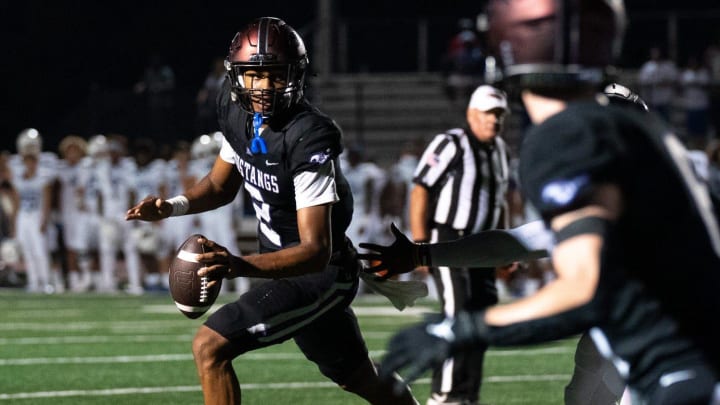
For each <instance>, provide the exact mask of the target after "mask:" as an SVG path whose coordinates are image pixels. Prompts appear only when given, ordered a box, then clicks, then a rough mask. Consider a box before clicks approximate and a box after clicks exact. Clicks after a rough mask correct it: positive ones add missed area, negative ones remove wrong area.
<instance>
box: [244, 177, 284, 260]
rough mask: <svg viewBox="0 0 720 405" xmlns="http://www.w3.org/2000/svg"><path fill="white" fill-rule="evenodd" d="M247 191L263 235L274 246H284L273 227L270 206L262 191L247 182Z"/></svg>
mask: <svg viewBox="0 0 720 405" xmlns="http://www.w3.org/2000/svg"><path fill="white" fill-rule="evenodd" d="M245 190H247V191H248V193H249V194H250V198H252V201H253V208H255V216H256V217H257V219H258V221H259V222H260V232H262V234H263V235H265V237H266V238H267V239H268V240H269V241H270V242H272V243H273V244H274V245H276V246H278V247H280V246H282V245H281V241H280V234H278V233H277V232H275V231H274V230H273V229H272V226H271V222H270V221H271V218H270V205H268V204H267V203H265V201H264V200H263V197H262V193H260V190H258V189H257V188H255V186H253V185H252V184H250V183H248V182H247V181H246V182H245Z"/></svg>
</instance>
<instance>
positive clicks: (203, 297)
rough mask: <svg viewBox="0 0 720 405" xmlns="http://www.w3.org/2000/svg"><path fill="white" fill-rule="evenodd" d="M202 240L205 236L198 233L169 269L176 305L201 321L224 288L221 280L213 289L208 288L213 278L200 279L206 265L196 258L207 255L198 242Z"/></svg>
mask: <svg viewBox="0 0 720 405" xmlns="http://www.w3.org/2000/svg"><path fill="white" fill-rule="evenodd" d="M198 238H203V236H202V235H199V234H194V235H192V236H190V237H189V238H187V239H186V240H185V242H183V244H182V245H180V248H178V250H177V253H176V254H175V257H174V258H173V260H172V262H171V263H170V269H169V270H168V276H169V277H170V295H172V299H173V300H174V301H175V306H177V308H178V309H179V310H180V312H182V313H183V314H184V315H185V316H187V317H188V318H191V319H195V318H199V317H200V316H202V314H204V313H205V312H207V310H208V309H210V307H211V306H212V304H213V303H214V302H215V300H216V299H217V296H218V294H219V293H220V286H221V285H222V279H220V280H217V281H216V282H215V284H214V285H213V286H212V287H208V283H209V282H210V280H209V278H208V277H200V276H198V274H197V272H198V270H199V269H200V268H202V267H203V266H204V265H203V264H202V263H200V262H198V261H197V260H196V259H195V256H196V255H197V254H199V253H204V252H205V247H204V246H203V245H201V244H200V243H198Z"/></svg>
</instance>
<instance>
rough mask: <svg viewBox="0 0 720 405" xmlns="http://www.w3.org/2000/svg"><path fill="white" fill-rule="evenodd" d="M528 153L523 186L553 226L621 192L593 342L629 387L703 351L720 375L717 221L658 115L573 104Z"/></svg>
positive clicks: (534, 135)
mask: <svg viewBox="0 0 720 405" xmlns="http://www.w3.org/2000/svg"><path fill="white" fill-rule="evenodd" d="M520 153H521V154H520V180H521V183H522V189H523V190H524V193H525V195H526V197H528V199H529V200H530V201H531V202H532V203H533V204H534V205H535V206H536V207H537V208H538V209H539V210H540V212H541V213H542V215H543V217H544V219H545V220H548V221H549V220H550V219H552V218H553V217H554V216H556V215H558V214H560V213H563V212H568V211H572V210H575V209H577V208H580V207H582V206H584V205H586V204H587V203H588V197H589V195H590V192H591V191H592V190H593V188H594V187H595V186H596V185H598V184H602V183H612V184H615V185H617V186H619V187H620V189H621V192H622V196H623V209H622V214H621V217H620V218H619V219H618V221H617V222H616V224H615V225H614V226H613V227H612V229H611V230H610V231H609V232H608V234H607V235H606V237H605V244H604V246H603V251H602V257H601V273H600V283H599V285H598V290H597V294H596V298H595V299H594V300H593V301H594V305H593V306H591V308H592V311H596V313H595V315H596V316H595V318H594V319H595V320H594V324H595V325H599V328H595V330H594V333H593V338H594V339H595V341H596V343H597V342H602V341H603V340H604V339H607V346H606V347H603V345H602V344H600V345H599V347H600V348H601V350H602V349H605V350H604V351H605V354H607V355H609V356H612V358H613V359H614V361H615V363H616V365H617V366H618V368H619V369H620V371H621V372H622V373H623V374H626V376H627V377H628V378H629V379H630V382H631V383H635V384H639V385H641V386H642V385H644V384H650V382H651V381H652V379H654V378H656V376H655V375H652V374H653V373H656V372H657V370H658V364H659V363H663V362H664V364H666V365H667V364H669V363H672V362H673V361H677V360H679V359H681V358H683V357H685V358H687V357H693V356H699V355H700V354H701V353H702V355H703V356H705V357H708V358H709V359H711V362H712V363H713V364H714V366H715V367H716V370H718V369H720V350H719V348H718V342H720V328H719V327H718V326H717V319H720V294H719V293H718V287H719V286H720V232H719V231H718V219H717V218H716V217H715V215H714V213H713V211H714V207H713V206H712V203H711V202H710V198H709V194H708V190H707V187H706V185H705V184H703V183H702V182H701V181H700V180H699V178H698V177H697V176H696V175H695V173H694V172H693V170H692V165H691V164H690V162H689V160H688V157H687V155H686V150H685V149H684V148H683V147H682V145H681V143H680V142H679V140H678V138H677V137H675V136H674V135H672V134H671V133H670V132H669V131H668V130H667V128H666V127H665V125H664V124H662V123H661V122H660V121H659V120H656V119H655V118H654V117H652V116H650V115H646V114H641V113H637V112H635V111H630V110H629V109H623V108H621V107H616V106H615V107H614V106H601V105H599V104H597V103H591V102H587V103H576V104H570V106H569V107H568V108H567V110H565V111H564V112H562V113H560V114H558V115H556V116H554V117H551V118H550V119H548V120H547V121H545V122H544V123H542V124H541V125H539V126H537V127H535V128H533V129H531V130H530V131H529V132H528V134H527V136H526V138H525V140H524V142H523V144H522V147H521V152H520ZM698 347H699V348H700V350H701V351H698V349H697V348H698ZM630 364H632V365H633V366H632V367H630Z"/></svg>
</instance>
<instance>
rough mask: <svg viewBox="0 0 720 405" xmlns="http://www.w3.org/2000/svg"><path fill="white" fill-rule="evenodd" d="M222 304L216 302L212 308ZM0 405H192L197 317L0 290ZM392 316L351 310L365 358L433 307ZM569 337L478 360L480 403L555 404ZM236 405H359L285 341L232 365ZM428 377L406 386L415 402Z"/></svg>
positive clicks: (163, 303)
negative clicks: (238, 394) (239, 402)
mask: <svg viewBox="0 0 720 405" xmlns="http://www.w3.org/2000/svg"><path fill="white" fill-rule="evenodd" d="M231 299H232V296H222V297H220V299H219V300H218V303H223V302H227V301H229V300H231ZM0 304H1V305H2V308H3V311H2V313H1V315H0V321H1V322H0V405H2V404H43V405H44V404H47V405H50V404H53V405H60V404H201V403H202V392H201V391H200V386H199V384H198V379H197V376H196V373H195V366H194V363H193V360H192V354H191V351H190V344H191V341H192V337H193V335H194V333H195V330H196V329H197V327H198V326H199V325H200V324H201V323H202V321H203V319H205V316H203V317H202V318H200V319H198V320H189V319H186V318H185V317H184V316H182V315H181V314H180V313H179V312H178V311H177V310H176V309H175V307H174V305H173V304H172V301H171V300H170V297H169V295H168V294H162V293H160V294H151V295H146V296H142V297H130V296H124V295H118V296H101V295H93V294H87V295H71V294H66V295H51V296H46V295H28V294H25V293H23V292H21V291H13V290H3V291H0ZM436 307H437V304H436V303H433V302H424V303H419V304H418V305H417V306H415V307H413V308H409V309H407V310H406V311H404V312H399V311H396V310H395V309H394V308H392V307H391V306H389V305H388V302H387V301H385V300H384V299H382V298H378V297H374V296H371V297H359V298H358V299H357V300H356V301H355V303H354V305H353V308H354V309H355V311H356V313H357V315H358V319H359V320H360V326H361V328H362V331H363V334H364V336H365V338H366V341H367V343H368V347H369V349H370V351H371V354H372V356H373V358H374V359H381V358H382V356H383V353H384V349H385V347H386V344H387V341H388V339H389V338H390V337H391V336H392V334H393V333H394V332H395V331H397V330H398V329H400V328H402V327H404V326H407V325H411V324H413V323H414V322H417V321H418V320H420V319H421V316H422V313H423V312H427V311H432V310H434V309H436ZM575 343H576V340H575V339H569V340H565V341H560V342H556V343H553V344H549V345H543V346H533V347H526V348H514V349H512V350H508V349H504V350H495V349H492V350H490V351H489V352H488V355H487V357H486V362H485V379H484V382H483V388H482V403H483V404H497V405H502V404H532V405H543V404H548V405H550V404H552V405H556V404H561V403H562V392H563V387H564V386H565V384H566V383H567V381H568V380H569V378H570V373H571V372H572V367H573V353H574V349H575ZM233 364H234V367H235V370H236V372H237V374H238V378H239V380H240V382H241V385H242V390H243V403H244V404H273V405H285V404H287V405H305V404H308V405H309V404H313V405H318V404H321V405H322V404H343V405H354V404H365V403H366V402H365V401H363V400H361V399H360V398H358V397H356V396H354V395H352V394H348V393H346V392H344V391H342V390H341V389H339V388H338V387H337V386H335V385H334V384H333V383H332V382H330V381H329V380H328V379H326V378H325V377H324V376H322V375H321V374H320V372H319V371H318V370H317V368H316V366H315V365H314V364H313V363H310V362H309V361H307V360H306V359H305V358H304V357H303V355H302V353H300V351H299V350H298V349H297V348H296V347H295V345H294V343H293V342H292V341H289V342H286V343H284V344H281V345H277V346H273V347H270V348H267V349H263V350H258V351H255V352H251V353H248V354H246V355H244V356H241V357H240V358H238V359H236V360H235V362H234V363H233ZM428 391H429V378H428V377H427V376H425V378H422V379H420V380H419V381H417V382H416V383H414V384H413V392H414V393H415V396H416V398H418V400H420V402H421V403H422V404H424V402H425V400H426V399H427V396H428Z"/></svg>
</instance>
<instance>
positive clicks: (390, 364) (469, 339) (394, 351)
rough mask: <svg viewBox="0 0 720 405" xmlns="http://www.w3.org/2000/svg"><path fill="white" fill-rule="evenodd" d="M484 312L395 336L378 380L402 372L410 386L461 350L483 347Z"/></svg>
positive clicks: (485, 334) (443, 321)
mask: <svg viewBox="0 0 720 405" xmlns="http://www.w3.org/2000/svg"><path fill="white" fill-rule="evenodd" d="M484 318H485V313H484V312H476V313H469V312H465V311H463V312H460V313H459V314H457V316H455V318H444V319H442V318H439V317H438V318H436V322H424V323H421V324H419V325H416V326H412V327H410V328H407V329H404V330H402V331H400V332H398V333H397V334H396V335H395V336H393V337H392V339H391V340H390V344H389V345H388V352H387V354H386V355H385V358H384V359H383V361H382V363H381V364H380V368H379V375H380V377H381V378H383V379H386V380H390V379H391V376H392V374H393V373H394V372H396V371H398V370H400V369H405V370H406V371H405V373H404V379H405V381H407V382H408V383H409V382H412V381H413V380H415V379H417V378H418V377H420V376H421V375H422V374H423V373H424V372H425V371H427V370H430V369H434V368H437V367H439V366H441V365H442V363H443V362H444V361H445V360H446V359H448V358H449V357H451V356H453V355H454V354H455V353H458V352H460V351H463V350H467V349H473V348H478V347H482V346H485V345H486V344H487V333H488V327H487V325H486V324H485V321H484Z"/></svg>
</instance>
